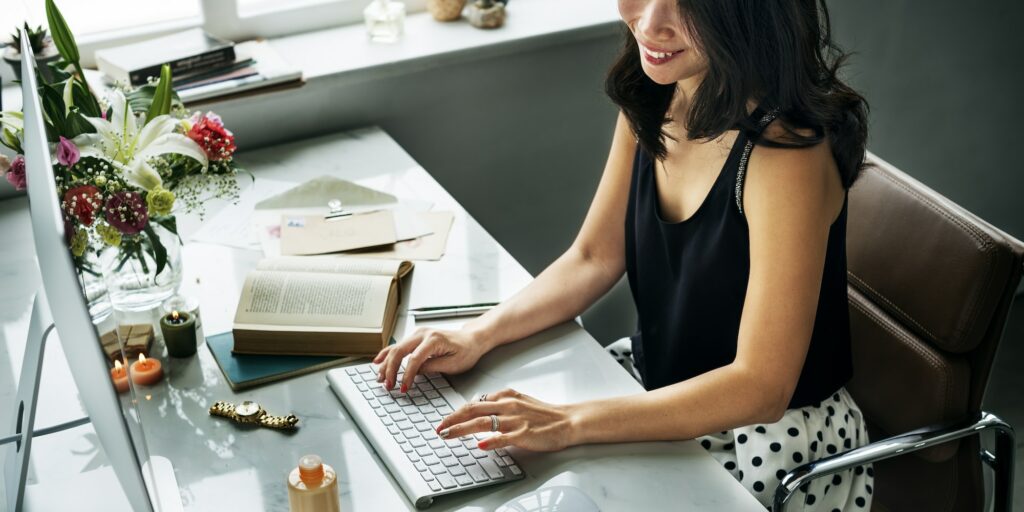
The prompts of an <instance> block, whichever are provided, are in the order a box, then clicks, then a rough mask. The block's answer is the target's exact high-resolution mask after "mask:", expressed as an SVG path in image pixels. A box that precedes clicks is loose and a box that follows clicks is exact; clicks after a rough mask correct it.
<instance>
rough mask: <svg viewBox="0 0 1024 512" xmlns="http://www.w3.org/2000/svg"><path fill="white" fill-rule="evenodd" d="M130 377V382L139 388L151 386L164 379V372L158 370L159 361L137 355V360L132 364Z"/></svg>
mask: <svg viewBox="0 0 1024 512" xmlns="http://www.w3.org/2000/svg"><path fill="white" fill-rule="evenodd" d="M131 376H132V382H134V383H135V384H137V385H139V386H152V385H153V384H156V383H157V382H160V379H162V378H164V371H163V370H162V369H160V361H158V360H156V359H151V358H146V354H139V360H138V361H135V362H134V363H132V371H131Z"/></svg>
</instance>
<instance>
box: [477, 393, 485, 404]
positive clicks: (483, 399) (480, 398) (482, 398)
mask: <svg viewBox="0 0 1024 512" xmlns="http://www.w3.org/2000/svg"><path fill="white" fill-rule="evenodd" d="M476 401H477V402H486V401H487V393H480V396H478V397H477V399H476Z"/></svg>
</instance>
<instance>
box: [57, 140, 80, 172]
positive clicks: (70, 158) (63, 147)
mask: <svg viewBox="0 0 1024 512" xmlns="http://www.w3.org/2000/svg"><path fill="white" fill-rule="evenodd" d="M81 157H82V154H81V152H79V151H78V146H76V145H75V143H74V142H71V141H70V140H68V139H65V138H64V137H61V138H60V144H58V145H57V161H58V162H60V164H61V165H63V166H64V167H71V166H72V165H75V164H76V163H78V159H79V158H81Z"/></svg>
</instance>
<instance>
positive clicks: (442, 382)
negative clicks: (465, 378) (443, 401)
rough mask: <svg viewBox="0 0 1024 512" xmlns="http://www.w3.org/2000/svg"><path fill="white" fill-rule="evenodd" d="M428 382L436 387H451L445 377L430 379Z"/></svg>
mask: <svg viewBox="0 0 1024 512" xmlns="http://www.w3.org/2000/svg"><path fill="white" fill-rule="evenodd" d="M430 383H431V384H433V385H434V387H435V388H437V389H441V388H450V387H452V386H451V384H448V381H447V380H445V379H430Z"/></svg>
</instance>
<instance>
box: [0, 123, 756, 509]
mask: <svg viewBox="0 0 1024 512" xmlns="http://www.w3.org/2000/svg"><path fill="white" fill-rule="evenodd" d="M239 160H240V161H241V162H242V163H243V164H244V165H245V166H246V167H247V168H248V169H249V170H251V171H252V172H253V173H254V174H255V175H256V176H257V179H260V178H272V179H280V180H289V181H296V182H299V181H303V180H305V179H308V178H312V177H315V176H319V175H322V174H331V175H335V176H338V177H342V178H345V179H349V180H352V181H355V182H357V183H360V184H362V185H366V186H370V187H373V188H376V189H379V190H382V191H385V192H389V193H392V194H395V195H397V196H399V197H406V198H418V199H426V200H429V201H432V202H433V203H434V209H435V210H448V211H454V212H455V213H456V217H455V218H456V220H455V223H454V226H453V229H452V233H451V237H450V239H449V242H448V250H447V253H446V256H445V257H444V258H443V259H442V260H441V261H439V262H418V263H417V266H416V270H415V271H414V272H413V278H412V280H411V283H409V284H408V285H407V286H408V287H407V288H406V289H405V292H406V294H405V295H404V297H406V299H407V300H406V302H405V303H404V305H403V309H404V308H406V307H409V306H423V305H439V304H459V303H470V302H481V301H489V300H497V299H502V298H506V297H508V296H510V295H511V294H512V293H514V292H515V291H516V290H518V289H520V288H521V287H522V286H523V285H525V284H526V283H527V282H528V281H529V279H530V276H529V274H528V273H527V272H526V271H525V270H524V269H523V268H522V267H521V266H520V265H519V264H518V263H517V262H516V261H515V260H514V259H513V258H512V257H511V256H510V255H509V254H508V253H507V252H506V251H505V250H504V249H503V248H502V247H501V246H500V245H499V244H498V243H497V242H496V241H495V240H494V239H493V238H492V237H491V236H490V235H488V234H487V233H486V231H484V230H483V228H482V227H481V226H480V225H479V224H477V223H476V221H475V220H473V219H472V218H471V217H470V216H469V215H468V214H467V213H466V212H465V211H464V210H463V209H462V208H461V207H460V206H459V205H458V203H457V202H456V201H455V200H454V199H453V198H452V197H450V196H449V195H448V194H447V193H446V192H445V191H444V189H443V188H442V187H441V186H440V185H439V184H438V183H437V182H435V181H434V180H433V179H432V178H431V177H430V176H429V175H428V174H427V173H426V172H425V171H424V170H423V169H421V168H419V167H418V166H417V164H416V163H415V162H414V161H413V160H412V158H411V157H409V156H408V155H407V154H406V153H405V152H404V151H403V150H402V149H401V148H400V147H399V146H398V145H397V144H396V143H395V142H394V141H393V140H392V139H391V138H390V137H388V136H387V135H386V134H385V133H384V132H382V131H380V130H378V129H366V130H359V131H355V132H348V133H345V134H339V135H332V136H327V137H323V138H319V139H315V140H308V141H303V142H300V143H295V144H289V145H285V146H279V147H273V148H267V149H263V150H260V151H255V152H249V153H246V154H243V155H240V156H239ZM26 217H27V215H26ZM0 220H2V219H0ZM196 227H197V226H196V225H195V223H189V222H183V223H182V231H183V234H184V235H185V236H186V237H187V236H188V233H189V232H190V231H192V230H194V229H195V228H196ZM524 229H528V226H525V227H524ZM260 257H261V254H260V253H258V252H254V251H246V250H241V249H232V248H228V247H223V246H216V245H209V244H198V243H190V244H187V245H186V247H185V256H184V258H185V263H184V264H185V272H186V277H185V281H184V283H185V286H184V287H185V290H186V293H193V294H195V295H196V296H198V297H199V298H200V303H201V311H202V315H203V329H204V330H205V332H206V333H207V334H213V333H217V332H223V331H226V330H229V329H230V325H231V318H232V317H233V314H234V310H235V306H236V303H237V300H238V295H239V291H240V288H241V284H242V281H243V278H244V275H245V274H246V272H247V271H248V270H249V269H251V268H252V266H253V265H255V263H256V262H257V261H258V260H259V258H260ZM412 324H413V322H412V320H411V319H410V318H408V317H407V316H405V315H403V316H401V317H400V318H399V323H398V327H397V331H396V338H399V337H400V336H401V335H402V334H403V333H405V332H408V331H409V330H411V329H413V328H414V327H415V326H414V325H412ZM437 324H438V325H441V324H444V325H452V324H451V323H447V324H445V323H444V322H437ZM163 359H164V360H165V369H166V371H167V378H166V379H165V380H164V383H163V384H162V385H159V386H156V387H152V388H148V390H147V392H148V394H147V395H145V396H144V398H143V399H142V400H141V401H140V404H139V413H140V415H141V423H142V425H143V431H144V434H145V445H146V446H147V448H148V451H149V454H150V455H158V456H163V457H166V458H168V459H169V460H170V461H171V463H172V464H173V466H174V470H175V475H176V477H177V481H178V485H179V487H180V491H179V492H180V496H181V499H182V501H183V503H184V505H185V509H186V510H218V509H223V510H287V491H286V486H285V484H284V482H285V477H286V475H287V473H288V471H290V470H291V469H292V468H293V467H294V465H295V463H296V462H297V460H298V458H299V457H300V456H301V455H303V454H306V453H317V454H319V455H320V456H321V457H323V459H324V460H325V461H326V462H328V463H330V464H332V465H333V466H334V467H335V468H336V469H337V470H338V472H339V476H340V490H341V500H342V509H343V510H346V511H381V510H386V511H391V510H413V507H412V505H411V504H410V503H409V502H408V501H407V500H406V498H405V495H404V494H403V493H402V492H401V490H400V489H399V487H398V486H397V484H396V483H395V482H394V481H393V479H392V478H391V477H390V475H389V473H388V471H387V469H386V468H385V467H384V466H383V465H382V463H381V462H380V461H379V460H378V459H377V458H376V457H375V455H374V454H373V452H372V451H371V450H370V448H369V445H368V444H367V443H366V441H365V439H364V438H363V437H362V435H361V434H360V433H359V431H358V429H357V427H356V426H355V424H354V423H353V422H352V421H351V420H350V419H349V417H348V415H347V413H346V412H345V410H344V409H343V407H342V406H341V404H340V402H339V401H338V400H337V398H336V397H335V396H334V394H333V393H332V392H331V390H330V388H329V387H328V384H327V381H326V379H325V377H324V375H325V372H317V373H314V374H310V375H306V376H303V377H299V378H295V379H291V380H286V381H282V382H278V383H274V384H270V385H266V386H262V387H259V388H255V389H252V390H246V391H242V392H239V393H234V392H232V391H231V390H230V388H229V387H228V386H227V384H226V383H225V382H224V379H223V376H222V374H221V372H220V370H219V368H218V367H217V364H216V362H215V361H214V360H213V358H212V356H211V355H210V353H209V351H208V350H207V348H206V347H205V346H201V347H200V348H199V352H198V357H195V358H191V359H167V358H163ZM61 362H63V361H61ZM0 371H3V370H2V369H0ZM45 371H46V370H45V369H44V375H45ZM452 382H453V385H454V387H455V388H456V389H457V390H458V391H460V392H461V393H462V394H463V395H464V396H473V395H476V394H478V393H481V392H491V391H496V390H498V389H502V388H505V387H513V388H516V389H518V390H520V391H522V392H525V393H528V394H531V395H533V396H536V397H538V398H540V399H542V400H546V401H550V402H556V403H566V402H572V401H580V400H586V399H592V398H598V397H607V396H614V395H623V394H632V393H639V392H642V388H641V386H640V385H639V384H638V383H636V382H635V381H634V380H633V379H632V378H631V377H630V376H629V375H628V374H627V373H626V372H625V371H623V370H622V369H621V368H619V367H618V366H617V365H616V364H615V363H614V361H613V360H612V359H611V358H610V357H608V356H607V355H606V354H605V352H604V350H603V349H602V348H601V347H600V346H599V345H598V343H596V342H595V341H594V340H593V338H591V337H590V336H589V335H588V334H587V333H586V331H584V330H583V329H582V328H581V327H579V326H578V325H577V324H575V323H567V324H564V325H561V326H558V327H555V328H553V329H550V330H548V331H546V332H544V333H541V334H538V335H536V336H533V337H531V338H529V339H527V340H523V341H521V342H518V343H515V344H512V345H509V346H505V347H502V348H500V349H498V350H495V351H494V352H492V353H490V354H488V355H487V356H485V358H484V359H483V360H482V361H481V362H480V364H479V365H478V366H477V367H476V368H475V369H474V370H472V371H471V372H469V373H467V374H465V375H460V376H455V377H452ZM245 399H249V400H255V401H258V402H260V403H261V404H263V405H264V406H265V407H266V408H267V409H268V410H270V411H271V412H273V413H280V414H285V413H288V412H294V413H296V414H297V415H298V416H299V417H300V418H301V428H300V429H299V430H298V432H296V433H294V434H291V435H289V434H284V433H280V432H277V431H270V430H263V429H254V430H249V429H246V430H242V429H239V428H236V427H235V426H234V425H233V424H231V423H229V422H226V421H224V420H221V419H219V418H212V417H210V416H209V415H208V414H207V409H208V408H209V406H210V405H211V404H212V403H213V402H214V401H216V400H230V401H236V402H237V401H241V400H245ZM41 407H44V408H45V407H46V404H45V402H44V403H43V404H42V405H41ZM39 424H40V423H39V422H37V425H39ZM47 456H49V457H53V456H54V451H53V450H52V449H51V450H49V452H48V453H47ZM514 456H515V457H516V458H517V459H518V460H519V461H520V463H521V465H522V467H523V469H524V470H525V471H526V474H527V478H525V479H524V480H521V481H518V482H515V483H511V484H506V485H500V486H493V487H488V488H485V489H481V490H477V491H470V492H465V493H460V494H456V495H453V496H447V497H443V498H440V499H438V500H436V501H435V503H434V505H433V507H431V509H430V510H435V511H440V510H488V511H489V510H493V509H494V508H495V507H497V506H498V505H500V504H501V503H503V502H505V501H506V500H508V499H510V498H512V497H514V496H517V495H519V494H522V493H525V492H528V491H531V490H535V489H538V488H540V487H543V486H549V485H574V486H577V487H579V488H580V489H581V490H582V491H583V492H585V493H586V494H588V495H589V496H590V497H591V498H592V499H594V501H596V502H597V503H598V505H599V506H600V507H601V508H602V510H605V511H615V510H722V511H745V510H750V511H753V510H763V507H761V506H760V505H759V504H758V503H757V502H756V501H755V500H754V499H753V497H752V496H750V495H749V494H748V493H747V492H746V491H745V490H744V489H743V488H742V487H741V486H740V485H739V483H737V482H736V481H735V480H734V479H733V478H732V477H731V476H730V475H729V474H728V473H727V472H726V471H725V470H724V469H723V468H721V467H720V466H719V465H718V464H717V463H716V462H715V461H714V460H713V459H712V458H711V457H710V456H709V455H708V454H707V453H706V452H705V451H704V450H703V449H702V448H700V446H699V445H697V444H696V443H694V442H674V443H636V444H621V445H604V446H584V447H576V448H572V449H569V450H565V451H563V452H560V453H556V454H534V453H526V452H520V451H516V452H515V453H514ZM69 457H70V455H69ZM161 492H173V490H167V489H161Z"/></svg>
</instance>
